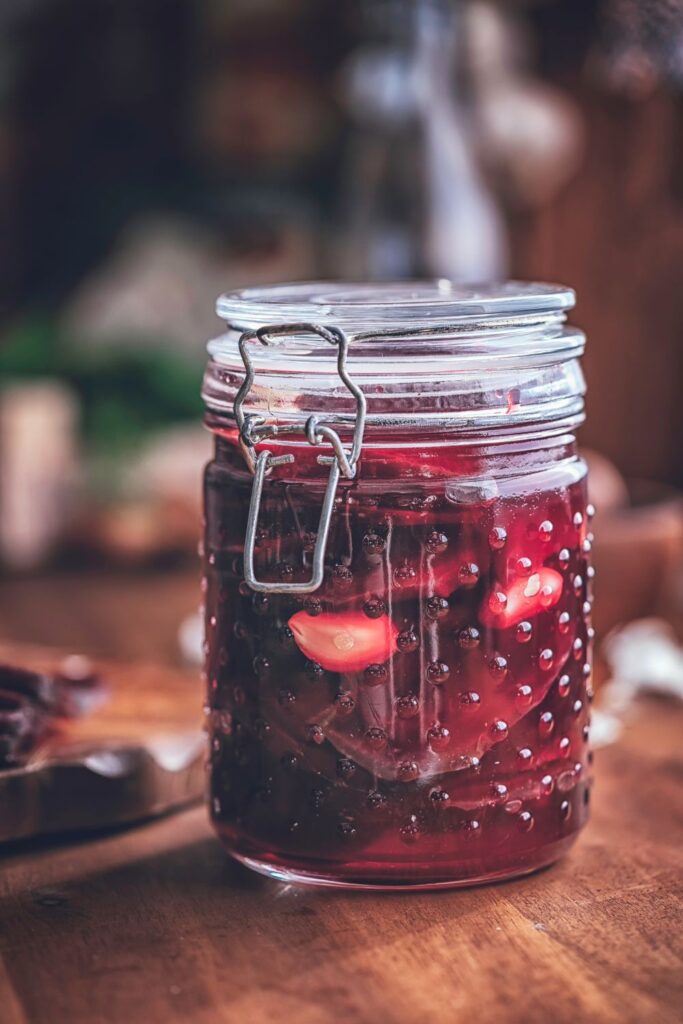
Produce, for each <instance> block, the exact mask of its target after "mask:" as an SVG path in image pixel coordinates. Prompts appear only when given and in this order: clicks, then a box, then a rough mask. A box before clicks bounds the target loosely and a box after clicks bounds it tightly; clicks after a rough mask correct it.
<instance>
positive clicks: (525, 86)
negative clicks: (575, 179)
mask: <svg viewBox="0 0 683 1024" xmlns="http://www.w3.org/2000/svg"><path fill="white" fill-rule="evenodd" d="M465 35H466V41H467V64H468V69H469V73H470V77H471V82H472V89H473V94H474V111H475V115H474V124H475V130H476V133H477V141H478V146H479V151H480V153H481V157H482V160H483V162H484V163H485V165H486V166H487V167H488V168H489V172H490V173H491V174H492V176H493V177H494V179H495V181H496V185H497V188H498V189H499V190H500V191H501V192H502V193H503V194H504V195H505V197H506V199H507V200H508V202H510V203H512V204H514V205H519V206H525V207H536V206H541V205H543V204H545V203H548V202H549V201H550V200H551V199H552V198H553V197H554V196H555V195H556V194H557V193H558V192H559V191H560V190H561V189H562V187H563V186H564V185H565V184H566V183H567V182H568V181H569V180H570V179H571V178H572V176H573V175H574V173H575V172H576V171H577V170H578V167H579V165H580V163H581V159H582V156H583V149H584V130H583V124H582V120H581V116H580V113H579V111H578V109H577V108H576V107H575V105H574V104H573V103H572V101H571V100H570V99H569V98H568V97H567V96H565V95H564V94H563V93H562V92H561V91H560V90H559V89H555V88H554V87H552V86H550V85H547V84H546V83H545V82H542V81H541V80H540V79H538V80H537V79H534V78H533V77H531V75H529V73H528V72H527V71H525V70H524V65H525V63H527V62H528V57H529V45H528V41H527V39H526V38H525V36H524V33H523V31H522V28H521V25H520V23H519V21H518V20H516V19H515V17H514V15H513V14H510V13H505V12H503V10H502V9H501V8H500V7H497V6H494V5H493V4H492V3H488V2H486V0H475V2H474V3H472V4H471V5H470V6H469V7H468V8H467V31H466V34H465Z"/></svg>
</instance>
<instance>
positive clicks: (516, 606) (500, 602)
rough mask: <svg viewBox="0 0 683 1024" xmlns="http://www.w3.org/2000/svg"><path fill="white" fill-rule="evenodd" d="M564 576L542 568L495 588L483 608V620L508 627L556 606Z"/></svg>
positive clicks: (496, 625) (498, 626)
mask: <svg viewBox="0 0 683 1024" xmlns="http://www.w3.org/2000/svg"><path fill="white" fill-rule="evenodd" d="M563 584H564V579H563V577H562V576H561V574H560V573H559V572H556V571H555V570H554V569H547V568H543V569H539V570H538V572H534V573H531V575H530V576H528V577H522V578H521V579H517V580H515V581H514V583H512V584H511V585H510V586H509V587H507V588H503V587H494V589H493V590H492V591H491V592H490V593H489V594H488V595H487V597H486V599H485V600H484V604H483V606H482V609H481V619H482V622H484V623H486V624H487V625H489V626H494V627H495V628H496V629H508V628H509V627H510V626H514V625H516V624H517V623H519V622H522V621H523V620H524V619H531V618H533V617H534V616H535V615H538V613H539V612H542V611H546V610H547V609H548V608H552V607H553V606H554V605H556V604H557V602H558V601H559V600H560V597H561V596H562V587H563Z"/></svg>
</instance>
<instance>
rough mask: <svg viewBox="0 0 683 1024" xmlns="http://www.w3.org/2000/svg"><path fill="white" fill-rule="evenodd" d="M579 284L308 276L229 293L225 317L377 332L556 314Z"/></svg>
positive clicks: (221, 310)
mask: <svg viewBox="0 0 683 1024" xmlns="http://www.w3.org/2000/svg"><path fill="white" fill-rule="evenodd" d="M575 300H576V296H575V293H574V291H573V289H571V288H567V287H566V286H564V285H559V284H547V283H541V282H536V281H530V282H527V281H504V282H498V283H487V284H481V285H478V284H474V285H459V284H455V283H453V282H452V281H449V280H447V279H445V278H441V279H436V280H424V281H390V282H377V283H373V282H365V283H363V282H340V281H304V282H298V283H289V284H273V285H267V286H265V287H259V288H243V289H240V290H237V291H232V292H226V293H224V294H223V295H221V296H220V297H219V298H218V300H217V303H216V312H217V314H218V316H219V317H220V318H221V319H222V320H225V321H226V322H227V323H228V324H229V325H230V327H232V328H233V329H235V330H242V331H244V330H253V329H257V328H259V327H262V326H264V325H266V324H274V323H297V322H302V321H307V322H309V321H310V322H314V323H316V324H320V325H322V326H325V327H342V328H344V329H349V330H351V331H353V332H356V333H358V332H368V333H372V332H373V328H381V329H386V328H394V329H400V328H406V329H410V328H416V327H422V328H425V327H431V328H434V329H436V330H443V329H447V328H453V329H454V330H458V328H459V327H460V329H462V328H466V327H467V325H468V324H469V323H470V322H471V321H472V319H473V318H485V319H486V320H488V319H492V320H493V323H492V324H491V326H492V327H494V326H495V321H496V320H497V319H498V318H499V317H515V318H516V317H527V316H529V315H535V316H543V315H545V316H549V317H550V318H552V317H553V315H555V316H556V315H557V314H562V313H564V311H566V310H568V309H572V308H573V306H574V305H575Z"/></svg>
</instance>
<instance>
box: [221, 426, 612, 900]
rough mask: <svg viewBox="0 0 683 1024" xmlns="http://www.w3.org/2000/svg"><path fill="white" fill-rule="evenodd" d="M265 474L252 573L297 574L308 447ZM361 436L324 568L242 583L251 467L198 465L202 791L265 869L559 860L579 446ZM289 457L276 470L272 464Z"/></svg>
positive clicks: (566, 793) (574, 618)
mask: <svg viewBox="0 0 683 1024" xmlns="http://www.w3.org/2000/svg"><path fill="white" fill-rule="evenodd" d="M269 447H272V449H273V451H275V450H276V449H277V453H278V454H279V453H281V452H283V451H286V450H290V451H292V452H293V453H295V456H296V461H295V463H294V465H293V467H283V468H282V469H278V470H277V471H274V472H273V474H272V477H269V478H268V479H267V481H266V484H265V489H264V497H263V503H262V508H261V513H260V517H259V528H258V531H257V543H256V548H255V568H256V575H257V578H259V579H263V580H269V581H283V582H297V581H303V580H305V579H307V578H309V577H310V573H311V568H310V563H311V553H312V549H313V545H314V543H315V537H316V530H317V528H318V517H319V512H320V505H321V501H322V494H323V491H324V486H325V474H326V472H327V470H326V469H324V468H317V470H316V467H315V462H314V459H315V455H316V454H317V453H314V452H313V450H312V449H311V448H310V447H308V449H307V448H306V446H305V445H291V446H290V448H289V449H285V448H283V447H282V446H275V445H271V446H269ZM504 448H505V446H503V447H502V448H501V449H500V450H499V451H497V452H493V453H492V450H491V449H488V450H487V449H485V448H484V447H481V446H475V445H472V446H470V447H469V448H468V447H466V446H463V444H462V443H460V444H458V445H457V446H456V445H453V446H450V445H444V444H439V445H431V446H430V445H428V444H427V445H425V446H424V447H423V448H422V449H421V448H419V447H410V446H407V445H403V446H402V445H401V444H400V443H399V444H395V445H394V446H391V445H386V444H385V445H384V446H383V447H381V448H378V447H373V446H371V445H368V446H366V448H364V453H363V456H362V459H361V462H360V467H359V474H358V479H357V480H354V481H350V482H342V483H341V484H340V486H339V489H338V492H337V499H336V504H335V510H334V515H333V520H332V526H331V531H330V536H329V539H328V543H327V550H326V558H325V565H326V573H325V581H324V583H323V585H322V586H321V587H320V588H319V590H318V591H316V592H315V593H313V594H310V595H308V596H291V595H283V594H262V593H255V592H253V591H252V590H251V589H250V588H249V587H248V586H247V584H246V583H245V582H244V577H243V559H242V554H243V544H244V535H245V529H246V516H247V509H248V504H249V493H250V488H251V484H252V477H251V476H250V474H249V473H248V472H247V471H246V468H245V465H244V461H243V459H242V455H241V453H240V451H239V449H238V448H237V447H236V445H235V443H234V437H233V436H232V435H229V434H226V435H225V436H219V437H218V438H217V454H216V459H215V460H214V461H213V462H212V463H210V464H209V466H208V468H207V471H206V478H205V501H206V516H207V520H206V534H205V602H206V638H207V654H206V675H207V685H208V693H209V699H208V700H209V702H208V709H207V710H208V724H209V732H210V751H211V753H210V758H211V765H210V767H211V772H210V777H211V808H212V816H213V821H214V825H215V827H216V829H217V830H218V833H219V835H220V836H221V837H222V839H223V841H224V842H225V844H226V846H227V847H228V849H229V850H230V851H231V853H233V854H234V855H236V856H237V857H239V858H241V859H242V860H244V861H245V862H246V863H248V864H250V865H251V866H255V867H257V868H259V869H260V870H264V871H267V872H269V873H271V874H273V875H276V876H277V877H281V878H287V879H295V880H296V879H301V880H308V881H318V882H321V883H327V884H335V883H337V884H352V885H359V886H360V885H368V886H378V887H379V886H392V887H400V886H411V887H413V886H416V885H417V886H419V885H424V886H435V885H441V884H443V885H454V884H471V883H473V882H480V881H486V880H492V879H496V878H504V877H510V876H513V875H517V874H523V873H526V872H529V871H532V870H535V869H536V868H539V867H542V866H544V865H546V864H549V863H551V862H552V861H554V860H556V859H557V857H558V856H560V855H561V854H562V853H563V852H564V851H565V850H566V849H567V848H568V847H569V845H571V843H572V841H573V840H574V838H575V837H576V834H577V832H578V830H579V829H580V828H581V826H582V825H583V824H584V822H585V819H586V816H587V805H588V801H589V793H590V790H589V785H590V780H589V777H588V775H589V755H588V743H587V740H588V721H589V702H590V694H591V691H590V639H591V629H590V602H591V594H590V591H591V576H592V569H591V568H590V564H589V551H590V546H591V535H590V522H589V520H590V515H591V511H592V510H591V509H590V507H587V504H586V489H585V467H584V464H583V463H582V462H581V460H580V459H578V458H577V456H576V454H575V452H574V449H573V445H571V444H569V445H568V446H567V448H566V449H562V448H556V449H555V450H554V451H553V454H552V456H551V455H550V454H549V453H548V451H545V450H543V449H542V448H541V447H540V445H539V444H538V443H536V445H535V446H534V445H532V444H529V445H528V446H527V448H526V449H524V450H523V449H522V448H521V447H520V446H519V445H518V446H517V447H516V448H515V449H514V450H511V449H510V447H509V446H508V449H507V450H503V449H504ZM285 472H286V474H287V475H285Z"/></svg>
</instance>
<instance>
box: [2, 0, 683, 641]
mask: <svg viewBox="0 0 683 1024" xmlns="http://www.w3.org/2000/svg"><path fill="white" fill-rule="evenodd" d="M682 90H683V3H681V0H649V2H638V0H518V2H510V0H508V2H493V0H491V2H488V0H451V2H447V0H366V2H362V0H345V2H344V3H338V2H336V3H335V2H333V0H248V2H247V0H3V3H2V4H1V5H0V268H1V270H0V288H1V294H0V311H1V321H0V382H1V387H0V565H1V566H2V569H1V570H0V572H1V577H0V630H1V632H2V635H3V636H5V637H8V638H11V639H13V640H19V641H27V642H31V643H35V642H41V643H48V644H54V645H59V646H61V647H64V646H67V647H70V648H76V649H79V648H82V649H86V650H88V651H89V652H91V653H99V654H102V655H106V656H125V657H153V658H158V659H159V658H161V659H164V660H168V659H171V660H178V659H179V658H180V657H181V656H182V650H183V644H184V646H185V650H186V651H188V652H189V651H191V650H192V648H193V644H194V646H195V647H196V636H194V637H193V635H190V634H191V630H192V628H193V627H192V620H189V624H186V628H185V640H184V641H183V640H182V638H181V641H180V643H179V639H178V624H179V623H180V622H181V621H182V620H183V619H184V618H185V616H187V615H189V614H190V613H191V612H192V610H193V609H194V608H195V607H196V604H197V595H198V586H197V583H198V580H197V577H198V570H197V568H196V566H195V560H196V543H197V536H198V532H199V527H198V521H199V472H200V467H201V465H202V463H203V461H204V460H205V457H206V455H207V453H208V450H209V443H208V438H207V436H206V435H205V433H204V432H203V431H202V428H201V426H200V421H201V412H202V410H201V403H200V400H199V385H200V379H201V374H202V369H203V364H204V344H205V342H206V340H207V338H209V337H210V336H211V335H213V334H215V333H218V329H219V322H218V321H217V319H216V318H215V315H214V312H213V307H214V301H215V298H216V296H217V295H218V293H219V292H221V291H224V290H226V289H230V288H234V287H239V286H242V285H247V284H252V285H253V284H259V283H267V282H271V281H287V280H296V279H307V278H320V277H347V278H353V279H359V278H369V279H381V278H400V277H411V276H420V275H427V276H434V275H436V276H446V277H450V278H452V279H454V280H456V281H476V280H483V279H486V278H489V279H490V278H500V277H505V276H511V277H517V278H530V279H540V280H549V281H558V282H562V283H564V284H568V285H571V286H572V287H573V288H575V289H576V291H577V293H578V300H579V301H578V307H577V310H576V313H575V314H574V316H573V318H574V320H575V322H576V323H577V324H579V325H580V326H581V327H583V328H584V329H585V331H586V332H587V335H588V339H589V344H588V349H587V354H586V358H585V364H584V365H585V372H586V376H587V380H588V395H589V398H588V421H587V424H586V426H585V428H584V429H583V431H582V441H583V444H584V446H585V447H586V449H587V450H588V452H589V459H590V461H591V464H592V471H593V484H592V487H593V498H594V500H595V502H596V504H597V505H598V506H599V509H600V512H599V515H598V518H597V521H596V524H597V525H596V534H597V545H596V564H597V568H598V574H599V584H600V585H599V600H598V605H597V619H598V621H597V623H596V624H597V627H598V632H599V634H604V633H606V632H607V630H608V629H609V628H611V627H612V626H614V625H616V624H617V623H621V622H625V621H629V620H631V619H635V618H639V617H642V616H646V615H648V616H649V615H658V616H663V617H664V618H666V619H668V620H670V621H672V622H674V623H678V624H680V612H681V606H682V605H683V583H682V581H681V573H680V558H681V548H682V545H683V520H682V516H681V504H680V499H679V495H678V491H677V490H676V488H677V487H680V486H681V484H683V444H682V443H681V442H682V439H683V402H682V401H681V389H682V385H683V99H682ZM188 631H190V633H188Z"/></svg>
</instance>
